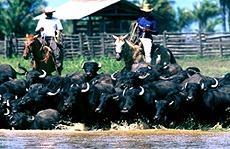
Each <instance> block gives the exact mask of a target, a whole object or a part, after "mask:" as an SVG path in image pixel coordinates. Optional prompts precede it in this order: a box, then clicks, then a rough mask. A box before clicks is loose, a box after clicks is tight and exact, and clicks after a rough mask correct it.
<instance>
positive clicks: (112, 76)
mask: <svg viewBox="0 0 230 149" xmlns="http://www.w3.org/2000/svg"><path fill="white" fill-rule="evenodd" d="M115 74H117V72H114V73H113V74H111V78H112V80H114V81H115V80H117V78H116V77H115V76H114V75H115Z"/></svg>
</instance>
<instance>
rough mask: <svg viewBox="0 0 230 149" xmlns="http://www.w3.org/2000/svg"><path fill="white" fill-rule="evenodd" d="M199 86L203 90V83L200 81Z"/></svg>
mask: <svg viewBox="0 0 230 149" xmlns="http://www.w3.org/2000/svg"><path fill="white" fill-rule="evenodd" d="M200 88H201V89H202V90H203V89H204V83H203V82H202V83H201V85H200Z"/></svg>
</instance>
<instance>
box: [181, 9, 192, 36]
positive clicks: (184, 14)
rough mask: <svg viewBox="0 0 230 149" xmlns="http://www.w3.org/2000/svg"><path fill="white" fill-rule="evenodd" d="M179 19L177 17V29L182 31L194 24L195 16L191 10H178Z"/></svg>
mask: <svg viewBox="0 0 230 149" xmlns="http://www.w3.org/2000/svg"><path fill="white" fill-rule="evenodd" d="M177 12H178V17H177V29H178V30H179V31H182V29H183V28H186V27H188V26H189V25H190V24H192V23H193V22H194V19H195V18H194V15H193V13H192V11H191V10H188V9H185V8H182V9H180V8H177Z"/></svg>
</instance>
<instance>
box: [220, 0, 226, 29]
mask: <svg viewBox="0 0 230 149" xmlns="http://www.w3.org/2000/svg"><path fill="white" fill-rule="evenodd" d="M226 2H227V0H220V5H221V7H222V19H223V25H222V27H223V31H224V32H226Z"/></svg>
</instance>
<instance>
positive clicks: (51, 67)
mask: <svg viewBox="0 0 230 149" xmlns="http://www.w3.org/2000/svg"><path fill="white" fill-rule="evenodd" d="M30 54H31V55H32V60H31V65H32V68H33V69H35V70H45V71H46V73H47V75H51V73H52V72H54V71H57V69H56V68H57V67H56V64H55V59H54V56H53V53H52V49H51V48H50V47H48V46H45V45H44V44H42V42H41V41H40V39H39V38H38V35H26V40H25V49H24V52H23V57H24V59H26V60H27V59H28V58H29V55H30ZM57 73H58V74H59V75H60V74H61V72H58V71H57Z"/></svg>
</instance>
